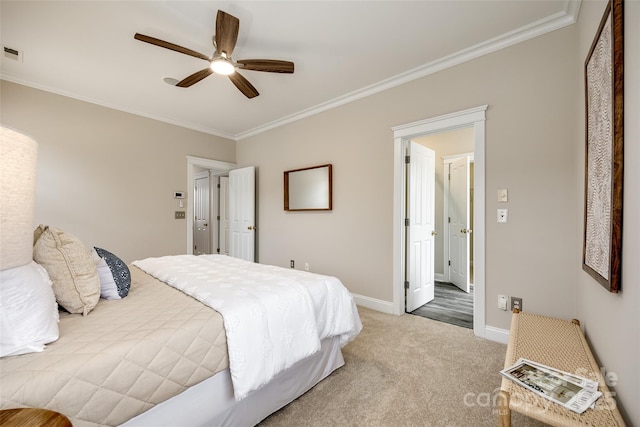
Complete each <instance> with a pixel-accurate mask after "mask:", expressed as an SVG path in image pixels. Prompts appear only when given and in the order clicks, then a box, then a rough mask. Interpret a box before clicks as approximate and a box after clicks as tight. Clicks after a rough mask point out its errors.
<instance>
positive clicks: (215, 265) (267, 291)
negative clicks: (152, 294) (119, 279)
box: [133, 255, 362, 400]
mask: <svg viewBox="0 0 640 427" xmlns="http://www.w3.org/2000/svg"><path fill="white" fill-rule="evenodd" d="M133 264H134V265H135V266H137V267H138V268H140V269H142V270H144V271H145V272H147V273H148V274H150V275H152V276H154V277H156V278H157V279H159V280H162V281H163V282H166V283H168V284H169V285H171V286H173V287H175V288H177V289H180V290H181V291H183V292H184V293H186V294H188V295H191V296H192V297H194V298H196V299H198V300H199V301H201V302H202V303H204V304H206V305H208V306H210V307H212V308H213V309H215V310H216V311H218V312H219V313H221V314H222V317H223V319H224V327H225V331H226V336H227V347H228V352H229V368H230V370H231V378H232V381H233V387H234V393H235V397H236V399H237V400H240V399H242V398H244V397H245V396H246V395H247V394H248V393H250V392H251V391H253V390H256V389H258V388H260V387H261V386H263V385H264V384H266V383H267V382H269V380H271V379H272V378H273V377H274V376H275V375H276V374H277V373H278V372H280V371H282V370H284V369H286V368H288V367H290V366H291V365H293V364H294V363H296V362H297V361H299V360H302V359H304V358H305V357H307V356H309V355H311V354H313V353H315V352H317V351H318V350H319V349H320V340H321V339H324V338H327V337H333V336H339V337H340V338H341V343H342V344H345V343H347V342H348V341H350V340H352V339H353V338H354V337H355V336H356V335H357V334H358V333H359V332H360V330H361V329H362V324H361V323H360V318H359V316H358V312H357V309H356V306H355V303H354V302H353V299H352V297H351V294H349V292H348V291H347V290H346V288H345V287H344V286H343V285H342V283H341V282H340V281H339V280H338V279H337V278H335V277H330V276H323V275H319V274H313V273H308V272H303V271H299V270H292V269H286V268H282V267H275V266H269V265H262V264H256V263H253V262H248V261H243V260H240V259H237V258H232V257H228V256H225V255H201V256H193V255H176V256H167V257H160V258H147V259H144V260H141V261H135V262H134V263H133Z"/></svg>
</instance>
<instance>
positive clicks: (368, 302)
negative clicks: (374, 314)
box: [351, 294, 393, 314]
mask: <svg viewBox="0 0 640 427" xmlns="http://www.w3.org/2000/svg"><path fill="white" fill-rule="evenodd" d="M351 296H352V297H353V300H354V301H355V303H356V305H359V306H361V307H365V308H370V309H371V310H375V311H379V312H382V313H386V314H393V303H391V302H389V301H383V300H380V299H376V298H371V297H367V296H364V295H358V294H351Z"/></svg>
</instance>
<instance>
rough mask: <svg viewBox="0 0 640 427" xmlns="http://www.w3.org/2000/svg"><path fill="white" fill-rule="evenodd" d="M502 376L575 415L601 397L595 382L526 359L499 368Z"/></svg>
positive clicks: (591, 405)
mask: <svg viewBox="0 0 640 427" xmlns="http://www.w3.org/2000/svg"><path fill="white" fill-rule="evenodd" d="M500 374H501V375H502V376H504V377H505V378H507V379H509V380H511V381H513V382H515V383H517V384H520V385H521V386H523V387H524V388H526V389H528V390H530V391H532V392H534V393H537V394H539V395H540V396H542V397H544V398H546V399H549V400H551V401H552V402H555V403H557V404H559V405H562V406H563V407H565V408H567V409H570V410H572V411H573V412H576V413H578V414H581V413H583V412H584V411H586V410H587V408H589V407H593V405H594V404H595V401H596V400H598V398H600V396H602V393H600V392H599V391H598V382H597V381H593V380H589V379H587V378H584V377H580V376H577V375H573V374H570V373H568V372H564V371H560V370H558V369H555V368H552V367H550V366H546V365H542V364H540V363H537V362H533V361H531V360H527V359H518V361H517V362H516V363H515V364H513V365H512V366H510V367H508V368H505V369H503V370H502V371H500Z"/></svg>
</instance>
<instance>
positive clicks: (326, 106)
mask: <svg viewBox="0 0 640 427" xmlns="http://www.w3.org/2000/svg"><path fill="white" fill-rule="evenodd" d="M581 3H582V0H566V3H565V7H564V10H563V11H562V12H558V13H555V14H553V15H550V16H547V17H544V18H542V19H540V20H538V21H536V22H532V23H531V24H528V25H525V26H523V27H520V28H516V29H515V30H512V31H509V32H507V33H505V34H502V35H499V36H497V37H494V38H491V39H489V40H485V41H484V42H481V43H478V44H476V45H474V46H470V47H468V48H466V49H462V50H460V51H458V52H454V53H452V54H450V55H447V56H444V57H442V58H439V59H436V60H434V61H431V62H428V63H426V64H424V65H421V66H418V67H416V68H413V69H411V70H409V71H406V72H404V73H401V74H398V75H396V76H393V77H390V78H388V79H385V80H382V81H380V82H378V83H374V84H372V85H369V86H365V87H363V88H361V89H358V90H355V91H353V92H350V93H347V94H345V95H343V96H340V97H338V98H334V99H332V100H329V101H327V102H324V103H322V104H318V105H315V106H313V107H310V108H307V109H305V110H302V111H300V112H297V113H294V114H291V115H289V116H286V117H283V118H281V119H278V120H274V121H272V122H270V123H266V124H264V125H261V126H257V127H255V128H253V129H249V130H247V131H244V132H240V133H237V134H236V135H235V136H234V139H235V140H236V141H239V140H241V139H244V138H248V137H250V136H254V135H257V134H259V133H262V132H265V131H268V130H270V129H274V128H277V127H279V126H283V125H286V124H288V123H292V122H295V121H296V120H301V119H304V118H306V117H310V116H313V115H315V114H318V113H321V112H323V111H327V110H331V109H333V108H336V107H339V106H341V105H345V104H348V103H350V102H353V101H357V100H358V99H362V98H366V97H367V96H371V95H374V94H376V93H380V92H383V91H385V90H387V89H391V88H394V87H396V86H400V85H402V84H405V83H408V82H411V81H413V80H417V79H420V78H422V77H426V76H428V75H431V74H434V73H437V72H439V71H442V70H445V69H447V68H451V67H454V66H456V65H460V64H462V63H465V62H467V61H471V60H473V59H476V58H479V57H481V56H484V55H488V54H490V53H493V52H497V51H499V50H501V49H504V48H507V47H510V46H513V45H515V44H518V43H522V42H524V41H527V40H529V39H532V38H534V37H538V36H541V35H543V34H546V33H549V32H551V31H555V30H559V29H560V28H564V27H566V26H568V25H572V24H575V23H576V21H577V20H578V13H579V11H580V5H581Z"/></svg>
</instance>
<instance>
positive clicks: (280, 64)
mask: <svg viewBox="0 0 640 427" xmlns="http://www.w3.org/2000/svg"><path fill="white" fill-rule="evenodd" d="M237 62H238V65H240V67H241V68H242V69H243V70H252V71H266V72H268V73H288V74H291V73H293V69H294V66H293V62H291V61H278V60H276V59H241V60H239V61H237Z"/></svg>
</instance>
